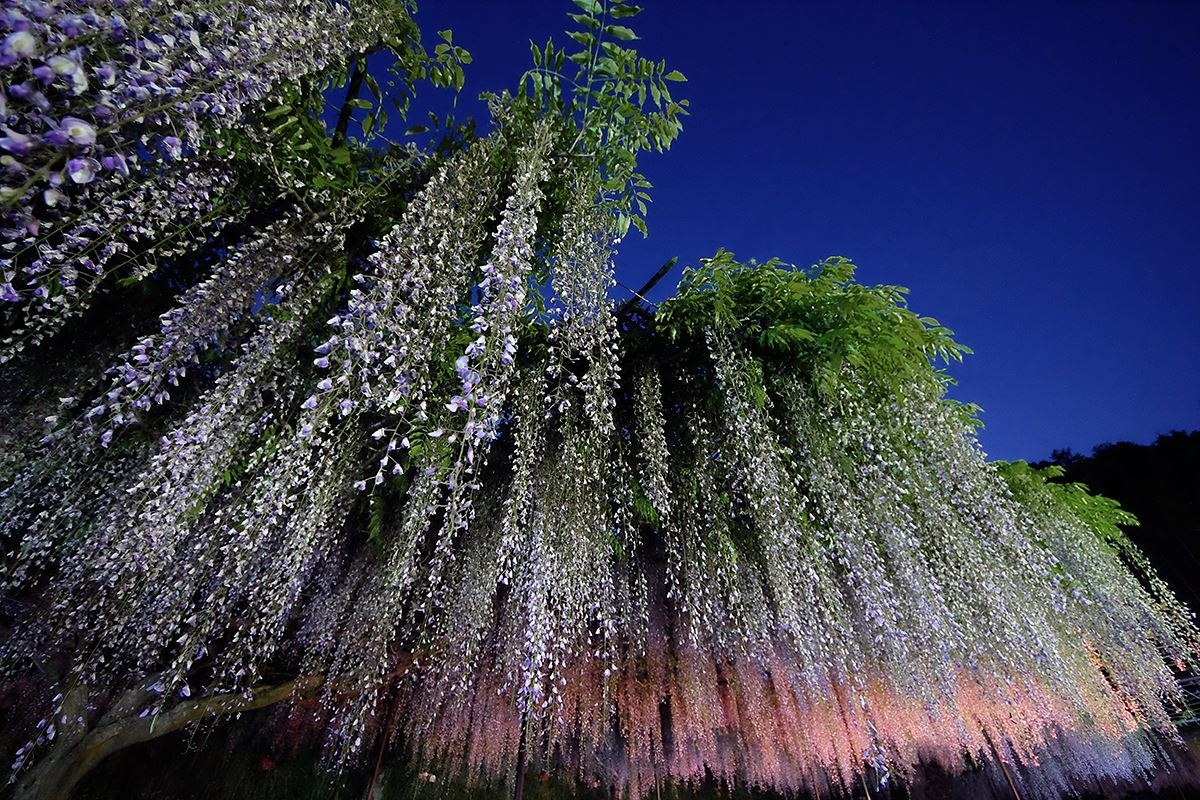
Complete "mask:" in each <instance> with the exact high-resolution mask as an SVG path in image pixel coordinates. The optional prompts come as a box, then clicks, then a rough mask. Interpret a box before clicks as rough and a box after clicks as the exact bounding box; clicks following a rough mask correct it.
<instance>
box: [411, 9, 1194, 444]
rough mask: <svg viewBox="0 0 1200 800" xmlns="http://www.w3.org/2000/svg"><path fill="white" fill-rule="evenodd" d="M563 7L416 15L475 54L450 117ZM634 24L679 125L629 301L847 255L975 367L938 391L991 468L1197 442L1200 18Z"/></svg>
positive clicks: (652, 171)
mask: <svg viewBox="0 0 1200 800" xmlns="http://www.w3.org/2000/svg"><path fill="white" fill-rule="evenodd" d="M568 10H573V9H572V8H571V7H570V4H569V3H568V2H567V1H566V0H562V2H556V1H554V0H540V1H539V2H536V3H532V2H525V3H520V2H518V3H498V2H454V3H436V2H432V0H426V2H425V3H423V4H422V8H421V10H420V12H419V14H418V16H417V20H418V22H419V23H420V24H421V26H422V28H423V29H424V30H425V31H426V32H427V34H428V35H429V36H430V38H431V39H432V35H433V32H434V31H435V30H436V29H439V28H446V27H450V28H453V29H454V32H455V42H456V43H458V44H462V45H463V46H465V47H466V48H468V49H469V50H470V51H471V52H472V53H473V55H474V56H475V61H474V63H473V64H472V65H471V66H470V67H469V68H468V73H467V88H466V90H465V91H464V97H463V98H461V99H460V101H459V104H460V110H461V111H462V112H466V113H474V114H476V115H477V116H482V110H481V108H480V106H479V105H478V104H477V103H474V102H471V101H472V99H473V98H474V97H475V96H476V95H477V94H478V93H479V92H481V91H484V90H500V89H504V88H513V87H515V85H516V82H517V79H518V77H519V76H520V75H521V73H522V72H523V71H524V70H525V69H526V68H527V66H528V65H529V44H528V43H529V39H531V38H532V39H536V40H538V41H539V42H544V41H545V40H546V38H547V37H548V36H550V35H552V34H554V35H557V37H558V39H559V41H560V42H562V41H563V37H562V36H561V31H562V30H563V29H564V27H565V26H566V25H567V24H569V20H568V19H567V18H566V16H565V14H566V12H567V11H568ZM633 26H634V27H635V29H636V30H637V31H638V32H639V33H640V34H641V37H642V41H641V42H640V49H641V50H642V52H643V54H645V55H646V56H648V57H651V58H654V59H658V58H666V59H667V61H668V63H669V64H670V65H671V66H672V67H675V68H677V69H680V70H682V71H683V72H684V73H685V74H686V75H687V76H688V78H689V82H688V83H687V84H682V85H680V90H679V91H677V92H676V94H677V96H683V97H687V98H689V99H690V100H691V103H692V115H691V116H690V117H689V118H688V119H687V120H686V122H685V128H684V132H683V134H682V136H681V138H680V140H679V141H678V143H677V144H676V145H675V147H674V149H673V150H672V151H671V152H670V153H668V154H666V155H664V156H653V157H648V158H647V159H646V160H645V161H644V165H645V171H646V173H647V175H648V176H649V177H650V179H651V180H652V181H653V182H654V184H655V191H654V204H653V206H652V208H651V210H650V215H649V224H650V237H649V239H646V240H642V239H641V237H640V236H639V235H638V234H636V233H632V234H631V235H630V236H629V238H628V239H627V240H626V242H625V243H624V245H623V246H622V249H621V253H620V256H619V258H618V262H617V263H618V277H619V278H620V280H621V281H622V282H623V283H625V284H627V285H628V286H632V287H635V288H636V287H637V286H638V285H640V284H641V283H642V282H643V281H644V280H645V278H646V277H647V276H648V275H649V274H650V273H652V272H653V271H654V270H655V269H656V268H657V267H658V266H659V265H660V264H661V263H662V262H664V261H665V260H666V259H668V258H669V257H671V256H674V255H678V256H679V257H680V261H681V264H693V263H695V262H696V261H697V260H698V259H699V258H701V257H704V256H708V255H711V254H712V253H714V252H715V251H716V250H717V248H719V247H725V248H727V249H730V250H732V251H734V252H735V253H736V254H737V255H738V256H739V257H741V258H743V259H748V258H751V257H755V258H759V259H766V258H769V257H771V256H779V257H781V258H783V259H784V260H786V261H790V262H794V263H798V264H805V265H807V264H810V263H813V262H815V261H817V260H819V259H821V258H823V257H825V256H827V255H832V254H837V255H844V256H848V257H850V258H851V259H853V260H854V261H855V262H856V263H858V264H859V266H860V272H859V278H860V279H861V280H863V281H864V282H867V283H898V284H901V285H905V286H908V287H910V288H911V290H912V293H911V295H910V304H911V306H912V308H913V309H914V310H916V311H917V312H919V313H921V314H927V315H930V316H934V317H937V318H938V319H939V320H940V321H941V322H942V323H943V324H945V325H947V326H948V327H950V328H952V329H954V330H955V331H956V333H957V334H958V338H959V339H960V340H961V341H963V342H965V343H966V344H968V345H969V346H971V347H972V348H974V350H975V353H976V355H974V356H973V357H969V358H968V360H967V362H966V363H965V364H963V365H956V366H954V367H953V368H952V370H951V372H952V374H953V375H954V376H955V377H956V378H957V379H958V381H959V387H958V388H957V389H956V390H955V395H956V396H958V397H959V398H960V399H964V400H970V401H973V402H977V403H979V404H980V405H981V406H983V409H984V414H983V420H984V422H985V425H986V427H985V428H984V430H983V431H982V432H981V437H982V440H983V443H984V447H985V449H986V450H987V451H988V453H989V455H991V456H993V457H996V458H1006V459H1015V458H1026V459H1038V458H1042V457H1045V456H1047V455H1049V453H1050V451H1051V450H1052V449H1054V448H1058V447H1071V448H1074V449H1076V450H1082V451H1085V452H1086V451H1087V450H1089V449H1090V448H1091V446H1092V445H1095V444H1098V443H1101V442H1105V441H1116V440H1122V439H1129V440H1134V441H1140V442H1148V441H1150V440H1151V439H1153V437H1154V436H1155V434H1157V433H1161V432H1165V431H1167V430H1170V429H1173V428H1193V427H1197V425H1198V424H1200V376H1198V370H1197V366H1198V365H1200V274H1198V266H1200V264H1198V262H1200V258H1198V255H1197V254H1198V251H1200V154H1198V149H1197V148H1198V147H1200V3H1195V2H1176V3H1168V2H1138V3H1134V2H1123V3H1097V2H1055V3H983V2H967V3H941V2H939V3H920V4H912V3H894V2H881V3H866V2H854V3H822V4H815V3H742V4H734V3H715V2H689V3H665V2H660V3H654V2H653V0H650V2H649V3H648V7H647V9H646V11H645V12H643V13H642V14H641V15H640V16H638V17H636V18H635V19H634V20H633ZM677 280H678V272H676V273H673V274H672V276H669V277H668V278H667V279H666V280H665V281H663V283H662V284H660V285H659V287H658V288H657V289H656V291H655V292H654V293H653V295H652V297H653V298H655V299H658V298H661V297H663V296H665V295H666V294H669V293H670V292H671V290H672V289H673V287H674V283H675V282H676V281H677Z"/></svg>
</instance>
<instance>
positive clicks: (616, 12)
mask: <svg viewBox="0 0 1200 800" xmlns="http://www.w3.org/2000/svg"><path fill="white" fill-rule="evenodd" d="M640 13H642V7H641V6H632V5H629V4H627V3H613V4H612V5H611V6H609V7H608V15H609V16H610V17H612V18H613V19H622V18H624V17H633V16H637V15H638V14H640Z"/></svg>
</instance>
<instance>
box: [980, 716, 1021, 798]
mask: <svg viewBox="0 0 1200 800" xmlns="http://www.w3.org/2000/svg"><path fill="white" fill-rule="evenodd" d="M983 738H984V739H986V740H987V743H988V747H990V748H991V749H992V756H993V757H994V758H995V759H996V763H997V764H999V765H1000V771H1001V772H1003V773H1004V780H1006V781H1008V790H1009V791H1010V792H1012V796H1013V800H1023V798H1022V797H1021V793H1020V792H1018V791H1017V784H1016V782H1015V781H1014V780H1013V777H1012V773H1010V772H1009V771H1008V765H1007V764H1005V763H1004V759H1003V758H1001V757H1000V751H999V750H997V749H996V743H995V742H993V741H992V737H991V736H989V735H988V734H987V732H986V731H984V734H983Z"/></svg>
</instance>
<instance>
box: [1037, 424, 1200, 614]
mask: <svg viewBox="0 0 1200 800" xmlns="http://www.w3.org/2000/svg"><path fill="white" fill-rule="evenodd" d="M1048 464H1058V465H1059V466H1061V467H1063V468H1064V469H1065V470H1066V474H1065V475H1064V476H1063V477H1062V478H1061V479H1060V480H1062V481H1065V482H1068V483H1083V484H1086V485H1087V486H1088V487H1089V488H1090V489H1092V490H1093V491H1094V492H1098V493H1099V494H1103V495H1106V496H1108V497H1111V498H1113V499H1114V500H1117V501H1119V502H1120V503H1121V505H1122V506H1124V507H1125V509H1126V510H1128V511H1130V512H1131V513H1133V514H1134V515H1135V516H1137V518H1138V519H1139V520H1140V521H1141V525H1140V526H1138V527H1136V528H1132V529H1130V530H1129V531H1127V533H1128V534H1129V538H1130V539H1132V540H1133V541H1134V542H1136V543H1137V545H1138V546H1139V547H1141V548H1142V550H1143V551H1144V552H1145V553H1146V556H1147V557H1148V558H1149V559H1150V561H1151V562H1152V563H1153V564H1154V566H1155V568H1156V569H1157V570H1158V572H1159V574H1160V575H1162V576H1163V578H1164V579H1166V581H1167V582H1168V583H1170V584H1171V586H1172V587H1173V588H1174V589H1175V591H1176V592H1177V593H1178V595H1179V598H1180V599H1181V600H1183V601H1184V602H1185V603H1187V604H1188V606H1189V607H1190V608H1191V609H1192V610H1193V611H1200V430H1196V431H1171V432H1170V433H1166V434H1163V435H1161V436H1159V437H1158V438H1157V439H1155V440H1154V443H1153V444H1134V443H1133V442H1115V443H1110V444H1101V445H1098V446H1096V447H1095V448H1093V449H1092V454H1091V455H1090V456H1085V455H1082V454H1080V453H1076V452H1073V451H1072V450H1070V449H1064V450H1055V451H1054V452H1053V453H1051V455H1050V460H1049V461H1043V462H1041V463H1040V464H1038V465H1037V466H1046V465H1048Z"/></svg>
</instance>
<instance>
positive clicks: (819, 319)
mask: <svg viewBox="0 0 1200 800" xmlns="http://www.w3.org/2000/svg"><path fill="white" fill-rule="evenodd" d="M854 272H855V267H854V264H853V263H852V262H850V261H849V260H848V259H845V258H841V257H833V258H828V259H825V260H824V261H822V262H820V263H819V264H816V265H814V266H812V267H809V268H807V269H803V268H797V267H795V266H793V265H790V264H786V263H784V262H782V261H780V260H778V259H771V260H770V261H767V262H766V263H763V264H755V263H754V262H753V261H751V262H750V263H748V264H743V263H740V262H738V261H737V260H736V259H735V258H734V255H733V254H732V253H730V252H728V251H726V250H720V251H718V252H717V254H716V255H715V256H713V257H712V258H708V259H703V260H702V261H701V264H700V266H699V267H696V268H692V269H688V270H685V271H684V275H683V279H682V281H681V282H680V284H679V291H678V293H677V295H676V296H675V297H673V298H671V299H670V300H667V301H666V302H664V303H663V304H662V306H661V307H660V308H659V310H658V312H657V314H656V315H655V325H656V327H657V330H658V332H659V333H660V334H661V335H664V336H665V337H667V338H668V339H669V340H670V341H671V342H679V343H681V344H685V345H686V344H687V343H688V342H698V341H702V340H703V337H704V335H705V331H706V330H708V329H709V328H714V329H719V330H721V331H724V332H727V333H729V334H732V335H733V336H735V337H736V338H737V340H738V341H740V342H741V343H742V345H743V346H745V347H746V348H747V350H749V351H750V352H751V353H752V354H754V355H755V356H756V357H758V358H759V359H761V360H762V361H763V362H764V363H772V364H773V365H774V366H776V367H777V368H778V367H783V368H787V369H804V370H809V371H812V372H814V373H815V375H816V377H817V382H818V386H819V387H820V388H821V389H823V390H824V391H826V392H829V393H832V392H833V390H835V389H836V387H837V385H838V383H839V382H840V381H841V380H842V379H843V377H844V370H845V368H846V367H847V366H848V367H851V368H853V370H854V372H855V374H856V375H858V376H859V377H860V378H861V377H866V378H868V379H870V380H872V381H879V382H881V383H883V384H884V385H887V386H889V387H892V388H896V387H898V386H899V385H900V384H901V383H903V382H904V381H906V380H909V379H911V378H914V377H917V376H921V375H927V374H928V373H929V371H930V362H931V361H932V360H934V359H941V360H942V361H944V362H949V361H959V360H961V359H962V356H963V355H964V354H966V353H970V352H971V351H970V350H969V349H968V348H967V347H966V346H965V345H962V344H959V343H958V342H956V341H954V339H953V338H952V336H953V334H952V332H951V331H950V330H948V329H947V328H945V327H943V326H941V325H939V324H938V323H937V321H936V320H934V319H932V318H930V317H920V316H918V315H916V314H914V313H913V312H912V311H910V310H909V309H908V308H907V306H906V305H905V299H904V298H905V295H906V294H907V290H906V289H904V288H903V287H899V286H885V285H880V286H864V285H862V284H859V283H856V282H854ZM943 379H944V380H948V379H945V378H943Z"/></svg>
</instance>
